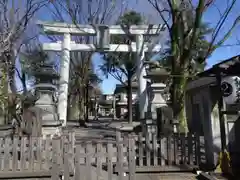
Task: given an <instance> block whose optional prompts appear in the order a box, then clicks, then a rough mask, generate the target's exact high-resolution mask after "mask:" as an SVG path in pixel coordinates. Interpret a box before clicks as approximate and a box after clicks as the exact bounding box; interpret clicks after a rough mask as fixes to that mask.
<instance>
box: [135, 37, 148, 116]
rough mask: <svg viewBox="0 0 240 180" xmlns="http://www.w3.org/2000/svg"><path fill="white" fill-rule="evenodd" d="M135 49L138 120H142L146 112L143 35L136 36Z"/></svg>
mask: <svg viewBox="0 0 240 180" xmlns="http://www.w3.org/2000/svg"><path fill="white" fill-rule="evenodd" d="M136 37H137V41H136V46H137V47H136V48H137V79H138V99H139V101H138V102H139V113H140V114H139V118H140V119H144V116H145V112H147V103H148V100H147V99H148V98H147V80H146V79H145V78H144V76H146V69H145V67H144V58H145V57H144V55H145V53H144V49H143V43H144V37H143V35H136Z"/></svg>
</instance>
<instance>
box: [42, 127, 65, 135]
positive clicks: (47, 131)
mask: <svg viewBox="0 0 240 180" xmlns="http://www.w3.org/2000/svg"><path fill="white" fill-rule="evenodd" d="M61 134H62V127H61V126H58V127H42V136H43V137H46V136H47V135H50V136H51V137H53V136H54V135H57V136H60V135H61Z"/></svg>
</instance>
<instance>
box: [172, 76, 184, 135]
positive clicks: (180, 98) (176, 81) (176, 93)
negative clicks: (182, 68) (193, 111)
mask: <svg viewBox="0 0 240 180" xmlns="http://www.w3.org/2000/svg"><path fill="white" fill-rule="evenodd" d="M179 74H181V73H179ZM186 83H187V75H186V74H183V76H181V77H174V78H173V84H172V86H173V87H172V92H171V96H172V108H173V115H174V118H175V119H176V120H178V122H179V125H178V132H179V133H187V132H188V125H187V117H186V111H185V110H186V109H185V88H186Z"/></svg>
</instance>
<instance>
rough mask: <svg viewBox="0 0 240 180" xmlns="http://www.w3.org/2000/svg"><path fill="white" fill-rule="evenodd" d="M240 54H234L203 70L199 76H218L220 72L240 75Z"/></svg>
mask: <svg viewBox="0 0 240 180" xmlns="http://www.w3.org/2000/svg"><path fill="white" fill-rule="evenodd" d="M239 69H240V55H238V56H234V57H232V58H230V59H226V60H223V61H221V62H220V63H218V64H215V65H214V66H213V67H212V68H210V69H208V70H206V71H203V72H201V73H199V74H198V76H199V77H203V76H216V74H218V73H220V74H221V75H225V76H226V75H240V71H239Z"/></svg>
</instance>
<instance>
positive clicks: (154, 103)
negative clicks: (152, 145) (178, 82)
mask: <svg viewBox="0 0 240 180" xmlns="http://www.w3.org/2000/svg"><path fill="white" fill-rule="evenodd" d="M168 77H169V74H168V72H167V71H166V69H164V68H161V67H157V68H156V67H155V68H151V66H150V67H149V68H147V75H146V76H145V78H146V79H148V88H147V93H148V110H147V112H146V113H145V117H146V120H145V122H144V123H143V127H142V128H143V131H148V132H157V129H156V127H157V126H158V125H157V123H158V121H157V119H158V115H157V112H158V109H159V108H161V107H164V106H167V102H166V99H165V97H164V96H165V94H164V93H165V89H166V84H165V83H166V80H167V79H168Z"/></svg>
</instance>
